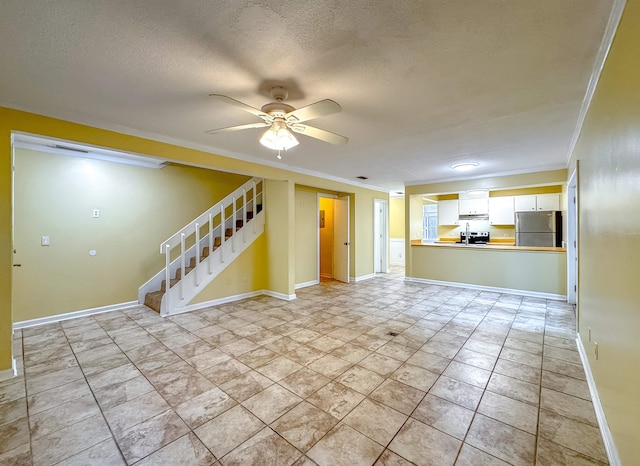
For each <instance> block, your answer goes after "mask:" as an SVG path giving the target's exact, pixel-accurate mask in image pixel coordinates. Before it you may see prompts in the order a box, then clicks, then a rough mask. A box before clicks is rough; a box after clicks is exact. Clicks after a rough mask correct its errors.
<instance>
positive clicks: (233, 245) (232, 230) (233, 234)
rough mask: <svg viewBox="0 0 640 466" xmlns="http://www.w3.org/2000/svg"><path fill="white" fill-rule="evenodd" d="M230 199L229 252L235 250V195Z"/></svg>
mask: <svg viewBox="0 0 640 466" xmlns="http://www.w3.org/2000/svg"><path fill="white" fill-rule="evenodd" d="M231 201H232V204H231V205H232V206H233V207H232V209H231V211H232V215H231V218H232V220H231V252H236V241H235V240H236V197H235V196H233V197H232V198H231Z"/></svg>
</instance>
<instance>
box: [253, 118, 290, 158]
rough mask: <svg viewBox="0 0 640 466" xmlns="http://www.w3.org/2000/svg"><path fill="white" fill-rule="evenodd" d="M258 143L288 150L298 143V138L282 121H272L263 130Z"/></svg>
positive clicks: (273, 148) (274, 148) (267, 146)
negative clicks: (271, 123)
mask: <svg viewBox="0 0 640 466" xmlns="http://www.w3.org/2000/svg"><path fill="white" fill-rule="evenodd" d="M260 144H262V145H263V146H264V147H266V148H268V149H271V150H278V151H280V150H289V149H291V148H292V147H295V146H297V145H298V140H297V139H296V138H295V136H294V135H293V134H292V133H291V131H289V129H288V128H287V125H286V123H285V122H283V121H274V122H273V125H271V127H270V128H269V129H268V130H266V131H265V132H264V134H263V135H262V137H261V138H260Z"/></svg>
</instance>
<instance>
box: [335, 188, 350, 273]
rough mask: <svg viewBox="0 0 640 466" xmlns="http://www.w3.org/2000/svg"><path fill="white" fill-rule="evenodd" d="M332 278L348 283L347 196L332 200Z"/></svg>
mask: <svg viewBox="0 0 640 466" xmlns="http://www.w3.org/2000/svg"><path fill="white" fill-rule="evenodd" d="M333 278H334V279H336V280H339V281H341V282H345V283H349V196H345V197H340V198H338V199H336V200H335V201H334V212H333Z"/></svg>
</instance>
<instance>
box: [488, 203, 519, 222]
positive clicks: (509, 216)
mask: <svg viewBox="0 0 640 466" xmlns="http://www.w3.org/2000/svg"><path fill="white" fill-rule="evenodd" d="M514 213H515V210H514V197H513V196H502V197H490V198H489V223H491V225H515V215H514Z"/></svg>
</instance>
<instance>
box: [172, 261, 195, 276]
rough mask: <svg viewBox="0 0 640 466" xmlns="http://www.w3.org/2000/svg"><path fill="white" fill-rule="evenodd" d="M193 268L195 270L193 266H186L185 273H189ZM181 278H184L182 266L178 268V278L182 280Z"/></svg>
mask: <svg viewBox="0 0 640 466" xmlns="http://www.w3.org/2000/svg"><path fill="white" fill-rule="evenodd" d="M194 260H195V258H194ZM192 270H193V267H185V268H184V274H185V275H187V274H188V273H189V272H191V271H192ZM181 278H182V268H178V270H176V280H180V279H181Z"/></svg>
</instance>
